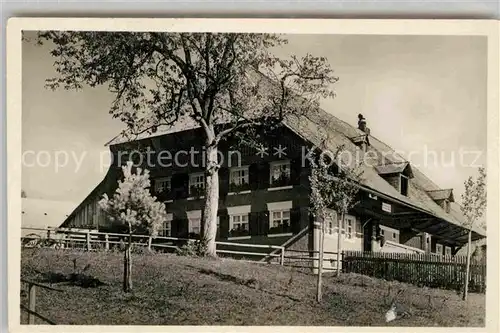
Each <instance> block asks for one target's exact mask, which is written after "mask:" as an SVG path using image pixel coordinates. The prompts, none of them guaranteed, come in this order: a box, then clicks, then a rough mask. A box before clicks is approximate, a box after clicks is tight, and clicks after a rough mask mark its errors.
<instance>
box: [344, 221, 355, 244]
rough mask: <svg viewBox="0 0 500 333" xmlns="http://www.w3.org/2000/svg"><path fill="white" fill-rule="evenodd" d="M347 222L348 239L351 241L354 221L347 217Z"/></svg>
mask: <svg viewBox="0 0 500 333" xmlns="http://www.w3.org/2000/svg"><path fill="white" fill-rule="evenodd" d="M345 220H346V221H347V232H346V238H347V239H351V238H353V226H354V223H355V221H354V219H352V218H349V217H346V218H345Z"/></svg>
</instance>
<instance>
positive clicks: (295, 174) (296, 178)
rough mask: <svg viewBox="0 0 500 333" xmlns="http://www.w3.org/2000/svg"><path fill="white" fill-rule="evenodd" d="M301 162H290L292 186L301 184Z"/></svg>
mask: <svg viewBox="0 0 500 333" xmlns="http://www.w3.org/2000/svg"><path fill="white" fill-rule="evenodd" d="M300 163H301V160H300V159H293V160H291V161H290V182H291V184H292V185H299V184H300V171H301V165H300Z"/></svg>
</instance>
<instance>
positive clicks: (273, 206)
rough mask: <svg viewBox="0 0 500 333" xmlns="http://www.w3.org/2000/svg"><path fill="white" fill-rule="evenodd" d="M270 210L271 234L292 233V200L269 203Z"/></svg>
mask: <svg viewBox="0 0 500 333" xmlns="http://www.w3.org/2000/svg"><path fill="white" fill-rule="evenodd" d="M267 209H268V210H269V234H272V235H278V234H288V233H291V231H292V229H291V221H290V217H291V209H292V202H291V201H282V202H273V203H268V204H267Z"/></svg>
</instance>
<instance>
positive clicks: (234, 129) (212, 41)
mask: <svg viewBox="0 0 500 333" xmlns="http://www.w3.org/2000/svg"><path fill="white" fill-rule="evenodd" d="M46 40H50V41H51V42H52V43H51V46H53V48H52V51H51V54H52V55H53V56H54V57H55V59H56V60H55V63H54V66H55V69H56V71H57V73H58V75H57V76H56V77H54V78H50V79H48V80H47V85H48V86H49V87H51V88H53V89H56V88H59V87H62V88H64V89H81V88H82V87H83V86H84V85H88V86H90V87H96V86H99V85H105V86H107V87H108V88H109V90H110V91H111V92H112V93H113V94H114V96H115V99H114V101H113V103H112V105H111V107H110V110H109V112H110V113H111V115H112V116H113V117H115V118H119V119H120V120H122V121H123V122H124V123H125V124H126V125H127V128H128V129H127V131H126V134H127V135H131V136H132V137H133V136H137V135H139V134H141V133H149V132H155V131H156V130H157V129H158V128H159V127H160V126H165V127H170V126H173V125H175V124H176V123H178V122H180V121H182V120H184V119H189V120H190V121H194V123H195V124H196V125H197V126H199V127H201V128H202V129H203V133H204V137H203V141H204V142H203V148H204V150H205V151H206V154H205V161H204V169H205V199H204V200H205V205H204V211H203V214H202V228H201V229H202V239H203V240H204V242H205V243H206V253H205V254H206V255H209V256H216V252H215V235H216V231H217V226H216V220H217V210H218V199H219V180H218V179H219V178H218V170H219V167H220V165H219V162H218V159H217V150H218V147H219V143H220V142H221V141H222V140H224V139H228V138H231V137H232V138H236V139H238V140H240V141H243V142H245V143H247V144H251V143H255V142H259V139H260V138H259V136H258V135H256V133H255V132H254V131H252V128H254V126H266V127H271V128H272V127H273V126H276V125H277V124H279V123H280V122H281V121H282V119H283V118H284V117H286V116H287V115H290V114H299V113H302V114H305V113H307V112H308V111H309V110H313V109H315V108H317V106H318V103H319V99H320V98H330V97H333V96H334V91H333V89H332V84H333V83H335V82H336V81H337V78H336V77H335V76H333V72H332V70H331V68H330V65H329V64H328V62H327V60H326V58H323V57H320V58H319V57H314V56H312V55H310V54H308V55H306V56H305V57H302V58H299V57H296V56H291V57H290V58H289V59H282V58H278V57H276V56H274V55H273V54H272V50H273V48H275V47H279V46H281V45H283V44H286V43H287V40H286V39H285V38H283V37H282V36H279V35H273V34H246V33H241V34H235V33H163V32H87V31H85V32H84V31H73V32H56V31H48V32H42V33H40V34H39V38H38V41H39V42H42V41H46ZM220 124H222V125H221V126H218V125H220ZM124 134H125V133H124Z"/></svg>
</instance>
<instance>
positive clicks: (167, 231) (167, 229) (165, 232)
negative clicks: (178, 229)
mask: <svg viewBox="0 0 500 333" xmlns="http://www.w3.org/2000/svg"><path fill="white" fill-rule="evenodd" d="M161 236H163V237H170V236H172V221H165V222H163V229H162V231H161Z"/></svg>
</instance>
